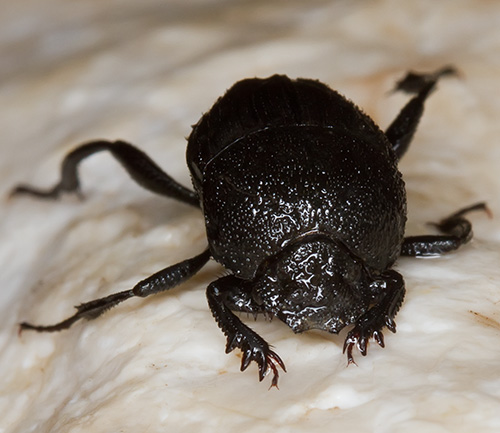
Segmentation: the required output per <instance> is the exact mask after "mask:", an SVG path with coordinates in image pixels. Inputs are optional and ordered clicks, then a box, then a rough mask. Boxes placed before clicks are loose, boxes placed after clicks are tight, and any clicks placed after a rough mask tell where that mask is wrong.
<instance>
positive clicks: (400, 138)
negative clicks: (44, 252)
mask: <svg viewBox="0 0 500 433" xmlns="http://www.w3.org/2000/svg"><path fill="white" fill-rule="evenodd" d="M456 73H457V72H456V71H455V69H453V68H452V67H445V68H442V69H440V70H438V71H436V72H434V73H431V74H416V73H413V72H410V73H408V74H407V75H406V77H405V78H403V79H402V80H400V81H399V82H398V83H397V85H396V90H403V91H405V92H408V93H416V96H414V97H413V98H412V99H411V100H410V101H409V102H408V103H407V104H406V105H405V106H404V107H403V109H402V110H401V111H400V112H399V114H398V116H397V117H396V119H394V121H393V122H392V123H391V125H390V126H389V127H388V128H387V130H386V131H385V135H386V137H387V138H388V139H389V142H390V143H391V144H392V148H393V150H394V152H395V153H396V156H397V158H398V160H399V159H401V157H402V156H403V155H404V153H405V152H406V151H407V150H408V147H409V145H410V142H411V140H412V138H413V135H414V134H415V131H416V129H417V125H418V122H419V121H420V117H421V116H422V113H423V111H424V102H425V100H426V99H427V97H428V96H429V95H430V93H431V91H432V90H433V89H434V86H435V84H436V82H437V80H438V79H439V78H440V77H442V76H444V75H450V74H456Z"/></svg>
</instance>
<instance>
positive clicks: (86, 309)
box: [20, 249, 210, 332]
mask: <svg viewBox="0 0 500 433" xmlns="http://www.w3.org/2000/svg"><path fill="white" fill-rule="evenodd" d="M209 259H210V252H209V250H208V249H207V250H205V251H204V252H203V253H201V254H199V255H197V256H195V257H193V258H191V259H187V260H184V261H182V262H180V263H177V264H175V265H173V266H169V267H168V268H165V269H163V270H161V271H159V272H157V273H156V274H153V275H151V276H150V277H148V278H146V279H145V280H142V281H140V282H139V283H137V284H136V285H135V287H134V288H133V289H131V290H125V291H123V292H119V293H113V294H111V295H109V296H106V297H104V298H99V299H94V300H93V301H90V302H85V303H83V304H80V305H78V306H77V307H76V309H77V312H76V313H75V314H74V315H73V316H71V317H69V318H67V319H66V320H63V321H61V322H59V323H56V324H55V325H48V326H41V325H32V324H31V323H27V322H23V323H21V324H20V331H23V330H34V331H38V332H54V331H61V330H63V329H67V328H69V327H70V326H71V325H72V324H73V323H75V322H76V321H77V320H79V319H87V320H92V319H95V318H96V317H99V316H100V315H101V314H102V313H104V312H105V311H107V310H109V309H110V308H112V307H114V306H115V305H117V304H119V303H120V302H123V301H125V300H127V299H129V298H131V297H133V296H139V297H141V298H145V297H146V296H149V295H153V294H155V293H159V292H164V291H165V290H169V289H171V288H173V287H174V286H176V285H178V284H180V283H181V282H183V281H185V280H187V279H188V278H190V277H192V276H193V275H194V274H195V273H196V272H198V271H199V270H200V269H201V268H202V267H203V265H205V263H206V262H207V261H208V260H209Z"/></svg>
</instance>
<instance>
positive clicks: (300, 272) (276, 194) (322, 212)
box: [12, 68, 486, 386]
mask: <svg viewBox="0 0 500 433" xmlns="http://www.w3.org/2000/svg"><path fill="white" fill-rule="evenodd" d="M454 72H455V71H454V70H453V68H443V69H441V70H439V71H437V72H435V73H432V74H415V73H409V74H408V75H407V76H406V77H405V78H404V79H403V80H401V81H399V82H398V84H397V86H396V89H397V90H403V91H405V92H407V93H410V94H414V96H413V97H412V99H411V100H410V101H409V102H408V103H407V104H406V106H405V107H404V108H403V109H402V110H401V112H400V113H399V115H398V116H397V117H396V119H395V120H394V121H393V123H392V124H391V125H390V126H389V128H388V129H387V130H386V131H385V132H382V131H381V130H380V129H379V127H378V126H377V125H376V124H375V123H374V122H373V121H372V120H371V119H370V117H368V116H367V115H366V114H364V113H363V112H361V111H360V110H359V109H358V108H357V107H356V106H355V105H354V104H353V103H352V102H350V101H348V100H347V99H345V98H344V97H343V96H341V95H340V94H338V93H337V92H335V91H334V90H331V89H330V88H329V87H327V86H326V85H325V84H322V83H320V82H319V81H314V80H309V79H297V80H291V79H289V78H288V77H286V76H283V75H273V76H271V77H269V78H266V79H257V78H254V79H245V80H242V81H239V82H237V83H236V84H234V85H233V86H232V87H231V88H230V89H229V90H228V91H227V92H226V94H225V95H224V96H223V97H221V98H219V99H218V100H217V101H216V103H215V104H214V106H213V107H212V108H211V109H210V111H208V112H207V113H206V114H205V115H203V117H202V118H201V120H200V121H199V122H198V123H197V124H196V125H195V126H194V127H193V131H192V133H191V135H190V136H189V139H188V145H187V164H188V167H189V170H190V172H191V177H192V181H193V186H194V192H193V191H191V190H189V189H187V188H185V187H184V186H182V185H180V184H178V183H177V182H176V181H174V180H173V179H172V178H171V177H169V176H168V175H167V174H166V173H164V172H163V171H162V170H161V169H160V168H159V167H158V166H157V165H156V164H155V163H154V162H153V161H152V160H151V159H150V158H149V157H148V156H147V155H146V154H144V153H143V152H141V151H140V150H138V149H137V148H135V147H133V146H132V145H130V144H128V143H126V142H124V141H114V142H112V141H106V140H97V141H91V142H89V143H86V144H83V145H81V146H80V147H78V148H76V149H75V150H73V151H72V152H71V153H69V154H68V155H67V156H66V158H65V159H64V161H63V163H62V174H61V180H60V182H59V183H58V184H57V185H56V186H55V187H54V188H52V189H50V190H40V189H37V188H34V187H31V186H23V185H20V186H18V187H17V188H15V189H14V190H13V192H12V194H15V195H17V194H30V195H34V196H37V197H41V198H47V199H56V198H58V197H59V196H60V195H61V193H65V192H73V193H78V192H79V181H78V174H77V167H78V164H79V163H80V162H81V161H82V160H83V159H84V158H86V157H87V156H90V155H92V154H94V153H96V152H100V151H103V150H107V151H109V152H111V154H112V155H113V156H114V157H115V158H116V159H117V160H118V161H119V162H120V163H121V164H122V165H123V167H124V168H125V169H126V170H127V171H128V173H129V174H130V175H131V176H132V178H133V179H134V180H135V181H136V182H138V183H139V184H140V185H142V186H143V187H144V188H146V189H148V190H150V191H152V192H154V193H157V194H160V195H164V196H167V197H172V198H175V199H177V200H180V201H182V202H184V203H187V204H189V205H192V206H196V207H199V208H200V209H201V211H202V212H203V214H204V217H205V224H206V232H207V239H208V248H207V249H206V250H205V251H203V252H202V253H201V254H199V255H197V256H195V257H193V258H190V259H188V260H184V261H182V262H180V263H177V264H175V265H173V266H169V267H168V268H166V269H163V270H161V271H159V272H158V273H156V274H154V275H152V276H150V277H149V278H146V279H145V280H143V281H141V282H139V283H138V284H137V285H136V286H135V287H134V288H133V289H131V290H126V291H123V292H120V293H115V294H112V295H109V296H106V297H104V298H100V299H96V300H93V301H90V302H86V303H83V304H81V305H79V306H77V307H76V309H77V312H76V314H74V315H73V316H71V317H69V318H68V319H66V320H63V321H62V322H60V323H57V324H55V325H50V326H39V325H33V324H30V323H26V322H24V323H22V324H21V325H20V326H21V329H22V330H25V329H32V330H35V331H40V332H51V331H59V330H62V329H65V328H69V327H70V326H71V325H72V324H73V323H74V322H76V321H77V320H79V319H82V318H84V319H89V320H90V319H95V318H96V317H98V316H100V315H101V314H102V313H103V312H105V311H106V310H108V309H109V308H111V307H113V306H115V305H117V304H118V303H120V302H122V301H124V300H126V299H128V298H131V297H133V296H139V297H146V296H149V295H152V294H155V293H158V292H162V291H164V290H168V289H170V288H172V287H174V286H176V285H177V284H179V283H181V282H182V281H185V280H186V279H188V278H190V277H191V276H193V275H194V274H195V273H196V272H197V271H198V270H199V269H200V268H201V267H202V266H203V265H204V264H205V263H206V262H207V261H208V260H209V259H210V257H212V258H214V259H215V260H216V261H217V262H219V263H221V264H222V265H223V266H224V267H225V268H226V269H227V270H228V271H229V272H230V274H229V275H226V276H224V277H222V278H219V279H218V280H216V281H214V282H212V283H211V284H210V285H209V286H208V289H207V298H208V304H209V306H210V310H211V311H212V314H213V316H214V317H215V320H216V321H217V323H218V325H219V327H220V328H221V330H222V331H223V332H224V334H225V335H226V337H227V345H226V353H228V352H231V351H232V350H233V349H235V348H239V349H241V351H242V352H243V357H242V362H241V370H245V369H246V368H247V367H248V365H249V364H250V362H251V361H255V362H256V363H257V364H258V366H259V379H260V380H262V379H263V378H264V377H265V376H266V374H267V373H268V372H269V371H272V373H273V378H272V386H277V383H278V376H279V375H278V367H280V368H281V369H283V370H284V371H286V370H285V365H284V363H283V361H282V360H281V358H280V357H279V356H278V355H277V354H276V353H275V352H274V351H273V350H271V349H270V347H269V345H268V344H267V342H266V341H265V340H264V339H263V338H261V337H260V336H259V335H257V334H256V333H255V332H254V331H253V330H252V329H250V328H249V327H248V326H246V325H245V324H243V323H242V322H241V320H240V319H239V318H238V317H237V316H236V315H234V314H233V313H232V310H233V311H243V312H248V313H252V314H254V315H257V314H258V313H264V314H267V315H269V316H271V317H273V316H276V317H278V318H279V319H280V320H282V321H283V322H285V323H286V324H287V325H288V326H290V328H292V330H293V331H294V332H297V333H299V332H303V331H307V330H309V329H321V330H324V331H328V332H332V333H338V332H339V331H340V330H342V329H343V328H344V327H345V326H347V325H354V326H353V328H352V329H351V330H350V331H349V332H348V334H347V337H346V339H345V343H344V352H347V358H348V363H349V364H350V363H352V362H354V360H353V354H352V351H353V348H354V346H357V348H358V349H359V351H360V352H361V354H362V355H366V349H367V343H368V340H369V339H370V338H372V337H373V338H374V340H375V341H376V342H377V343H378V344H379V345H380V346H382V347H383V346H384V338H383V334H382V329H383V328H384V327H387V328H388V329H389V330H391V331H392V332H395V331H396V325H395V323H394V317H395V315H396V313H397V311H398V309H399V307H400V306H401V304H402V302H403V297H404V293H405V288H404V281H403V278H402V276H401V275H400V274H399V273H397V272H396V271H394V270H393V269H391V267H392V266H393V264H394V262H395V261H396V260H397V258H398V257H399V256H400V255H405V256H432V255H440V254H442V253H446V252H449V251H452V250H455V249H457V248H458V247H459V246H460V245H462V244H464V243H466V242H468V241H469V240H470V239H471V237H472V230H471V224H470V222H469V221H468V220H467V219H465V218H464V215H465V214H466V213H467V212H469V211H471V210H476V209H482V210H486V206H485V204H484V203H478V204H475V205H473V206H470V207H468V208H465V209H462V210H460V211H459V212H456V213H454V214H453V215H451V216H449V217H448V218H445V219H444V220H442V221H441V222H439V223H438V224H435V225H436V227H437V228H438V229H439V230H440V231H441V232H442V233H443V234H441V235H425V236H412V237H404V231H405V222H406V193H405V185H404V182H403V180H402V178H401V174H400V172H399V171H398V169H397V164H398V161H399V159H400V158H401V157H402V156H403V154H404V153H405V151H406V150H407V148H408V146H409V144H410V141H411V139H412V137H413V135H414V133H415V130H416V127H417V124H418V122H419V119H420V117H421V115H422V112H423V107H424V102H425V100H426V99H427V97H428V96H429V94H430V93H431V91H432V90H433V89H434V87H435V84H436V82H437V80H438V79H439V78H440V77H441V76H443V75H446V74H452V73H454Z"/></svg>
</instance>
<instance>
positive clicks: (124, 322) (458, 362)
mask: <svg viewBox="0 0 500 433" xmlns="http://www.w3.org/2000/svg"><path fill="white" fill-rule="evenodd" d="M403 5H404V6H403ZM499 29H500V3H499V2H497V1H493V0H492V1H485V0H483V1H478V0H462V1H458V0H443V1H439V2H436V1H433V0H419V1H414V2H412V1H408V2H400V1H397V0H379V1H319V0H312V1H307V2H302V1H270V0H265V1H260V0H257V1H237V0H233V1H210V0H207V1H201V0H198V1H189V2H187V1H185V0H182V1H180V0H179V1H175V0H169V1H160V0H143V1H128V0H123V1H112V0H94V1H92V0H80V1H78V2H68V1H62V0H17V1H15V2H7V1H2V2H1V4H0V43H1V45H0V104H1V116H0V146H1V147H0V149H1V159H0V164H1V166H0V176H1V182H0V188H1V189H0V193H1V195H2V197H5V196H6V195H7V193H8V191H9V189H10V188H11V186H12V185H14V184H16V183H17V182H20V181H30V182H33V183H37V184H40V185H50V184H51V183H52V182H53V181H55V179H56V177H57V172H58V165H59V162H60V160H61V159H62V157H63V156H64V154H66V153H67V152H68V151H69V150H70V149H72V148H73V147H74V146H75V145H76V144H77V143H79V142H81V141H85V140H88V139H92V138H96V137H105V138H111V139H114V138H124V139H127V140H129V141H131V142H133V143H136V144H137V145H138V146H140V147H141V148H142V149H144V150H145V151H147V152H148V153H149V154H150V155H151V156H152V157H153V158H154V159H155V160H156V161H157V162H158V163H159V164H160V165H161V166H162V167H164V168H165V170H166V171H167V172H168V173H169V174H171V175H172V176H174V177H175V178H176V179H178V180H179V181H182V182H183V183H184V184H186V185H189V182H190V181H189V176H188V172H187V168H186V166H185V161H184V151H185V140H184V137H186V136H187V135H189V132H190V125H191V124H193V123H195V122H196V121H197V120H198V118H199V117H200V115H201V113H202V112H204V111H206V110H208V109H209V108H210V106H211V104H212V103H213V102H214V100H215V99H216V98H217V97H218V96H220V95H221V94H222V93H223V92H224V90H225V89H226V88H228V87H229V86H230V85H231V84H232V83H233V82H235V81H236V80H239V79H241V78H244V77H250V76H268V75H270V74H273V73H276V72H278V73H286V74H288V75H290V76H292V77H297V76H302V77H312V78H318V79H320V80H322V81H324V82H326V83H328V84H329V85H331V86H332V87H334V88H336V89H338V90H340V91H341V92H342V93H344V94H345V95H347V96H348V97H349V98H351V99H352V100H354V101H355V102H356V103H357V104H358V105H360V106H361V107H363V108H364V110H365V111H366V112H367V113H369V114H370V115H371V116H373V118H374V119H375V120H376V122H377V123H379V124H380V125H381V127H383V128H384V127H386V126H387V125H388V124H389V123H390V122H391V120H392V119H393V118H394V116H395V115H396V113H397V112H398V110H399V109H400V107H402V106H403V104H404V103H405V101H406V100H407V97H406V96H404V95H395V94H394V95H393V94H390V93H389V91H390V89H391V88H392V86H393V84H394V82H395V80H397V79H398V78H400V77H401V76H402V75H403V74H404V72H405V71H406V70H408V69H417V70H432V69H434V68H437V67H440V66H442V65H445V64H454V65H456V66H457V67H458V68H459V69H460V70H461V72H462V75H461V78H459V79H457V78H449V79H446V80H443V81H442V82H440V84H439V89H438V91H436V92H435V94H434V95H432V98H431V100H429V103H428V104H427V106H426V112H425V115H424V118H423V120H422V122H421V124H420V127H419V131H418V133H417V135H416V137H415V140H414V143H413V145H412V147H411V149H410V151H409V153H408V154H407V155H406V156H405V158H404V160H403V161H402V163H401V171H402V172H403V174H404V177H405V181H406V183H407V188H408V197H409V223H408V230H407V231H408V233H411V234H417V233H423V232H425V231H426V230H429V228H428V227H427V226H426V225H425V222H426V221H432V220H437V219H439V218H440V217H442V216H445V215H446V214H448V213H449V212H451V211H454V210H455V209H458V208H459V207H461V206H464V205H467V204H471V203H474V202H476V201H479V200H486V201H488V203H489V205H490V207H491V209H492V211H493V213H494V215H495V218H494V219H491V220H490V219H488V218H487V217H486V216H485V215H483V214H474V215H473V216H472V217H471V218H472V220H473V222H474V228H475V233H476V238H475V240H474V242H473V243H472V244H470V245H468V246H467V247H465V248H463V249H462V250H461V251H459V252H457V253H455V254H452V255H450V256H448V257H444V258H441V259H434V260H415V259H414V260H410V259H402V260H400V261H399V262H398V263H397V269H398V270H399V271H400V272H401V273H402V274H403V275H404V276H405V280H406V284H407V289H408V292H407V296H406V302H405V304H404V305H403V308H402V309H401V311H400V314H399V315H398V316H397V324H398V332H397V334H395V335H393V334H390V335H389V334H387V335H386V346H387V347H386V348H385V349H380V348H378V347H376V346H375V345H373V344H372V345H371V346H370V348H369V356H367V357H366V358H362V357H360V356H358V357H357V361H358V367H355V366H352V367H349V368H346V360H345V356H343V355H342V353H341V350H342V342H343V338H344V336H345V334H344V333H343V334H341V335H340V336H330V335H327V334H322V333H317V332H315V333H307V334H304V335H300V336H297V335H294V334H293V333H292V332H291V331H290V330H289V329H288V328H287V327H286V326H285V325H284V324H282V323H279V322H278V321H274V322H272V323H266V322H265V321H264V320H262V319H259V320H258V321H257V322H256V323H255V324H253V323H252V322H251V320H249V321H248V323H251V326H252V327H254V329H256V330H257V331H258V332H259V333H260V334H261V335H263V336H264V337H265V338H266V339H267V340H268V341H269V342H270V343H272V344H273V345H274V346H275V348H276V351H277V352H278V353H279V354H280V355H281V357H282V358H283V360H284V361H285V363H286V365H287V367H288V371H289V372H288V373H287V374H283V375H282V377H281V380H280V390H279V391H276V390H271V391H268V390H267V388H268V386H269V379H267V380H266V381H265V382H264V383H259V382H258V381H257V372H256V367H255V366H254V365H253V366H251V367H250V368H249V369H248V371H247V372H245V373H243V374H242V373H240V372H239V362H240V356H239V354H238V353H236V352H234V353H232V354H230V355H225V354H224V344H225V341H224V338H223V336H222V334H221V333H220V331H219V330H218V328H217V326H216V324H215V322H214V320H213V319H212V317H211V315H210V312H209V310H208V308H207V306H206V301H205V295H204V288H205V287H206V286H207V284H208V283H209V282H210V281H211V280H213V279H215V278H216V277H217V276H219V275H221V273H222V272H223V270H222V269H221V268H220V267H219V266H218V265H216V264H214V263H212V264H210V265H209V266H207V267H206V268H204V270H203V271H202V272H200V273H199V275H197V276H196V277H195V278H193V279H192V280H191V281H189V282H188V283H186V284H184V285H183V286H182V287H179V288H178V289H176V290H173V291H172V292H170V293H166V294H164V295H159V296H156V297H154V298H151V299H146V300H131V301H128V302H127V303H125V304H123V305H122V306H120V307H118V308H115V309H114V310H112V311H110V312H109V313H107V314H106V315H105V316H103V317H102V318H100V319H98V320H96V321H95V322H92V323H78V324H77V325H75V326H74V327H73V328H72V329H71V330H69V331H66V332H63V333H59V334H53V335H36V334H32V333H25V334H23V335H22V336H21V337H18V335H17V325H16V324H17V323H18V322H20V321H22V320H31V321H36V322H40V323H50V322H53V321H55V320H60V319H62V318H64V317H66V316H67V315H68V314H70V313H71V312H72V306H73V305H76V304H78V303H79V302H82V301H87V300H90V299H93V298H95V297H98V296H103V295H105V294H108V293H112V292H115V291H119V290H125V289H127V288H130V287H131V286H133V285H134V284H135V282H137V281H138V280H140V279H142V278H144V277H146V276H148V275H150V274H151V273H153V272H154V271H156V270H158V269H161V268H163V267H165V266H167V265H169V264H172V263H175V262H177V261H179V260H182V259H184V258H187V257H190V256H193V255H194V254H196V253H198V252H200V251H201V250H202V249H203V248H204V246H205V242H206V241H205V237H204V228H203V222H202V219H201V216H200V215H199V213H198V212H197V211H196V210H195V209H191V208H190V207H188V206H185V205H182V204H179V203H176V202H174V201H172V200H166V199H162V198H157V197H155V196H153V195H152V194H149V193H148V192H145V191H142V190H141V189H140V188H139V187H137V186H136V185H135V184H134V183H133V182H132V181H130V180H129V179H128V178H127V176H126V175H125V174H124V173H123V170H122V169H121V167H120V166H119V165H118V164H117V163H116V162H115V161H113V160H112V159H111V158H110V157H109V155H98V156H95V157H93V158H91V159H90V160H88V161H87V162H85V164H84V165H83V166H82V170H81V171H82V179H83V185H84V192H85V194H86V196H87V200H86V201H85V202H83V203H80V202H78V201H77V200H71V199H68V200H64V201H63V202H60V203H43V202H37V201H35V200H31V199H19V200H11V201H7V200H6V199H2V202H1V208H0V218H1V219H0V240H1V241H0V263H1V273H0V287H1V290H2V292H1V293H2V295H1V297H0V309H1V310H0V373H1V374H0V432H2V433H3V432H8V433H12V432H19V433H21V432H23V433H25V432H30V431H36V432H40V433H45V432H53V433H59V432H72V433H73V432H80V431H81V432H86V433H89V432H92V433H95V432H110V431H113V432H120V431H123V432H160V431H161V432H165V431H168V432H226V431H227V432H229V431H244V432H265V431H271V430H272V431H275V432H294V431H297V432H300V431H307V432H310V433H314V432H327V431H328V432H330V431H344V432H345V431H352V432H383V433H386V432H387V433H388V432H422V431H425V432H426V433H433V432H439V433H441V432H472V431H482V432H498V431H500V415H499V413H500V412H499V409H498V408H499V407H500V364H499V359H500V323H499V321H500V311H499V302H500V270H499V263H500V260H499V259H500V253H499V251H500V249H499V244H500V223H499V221H500V220H499V218H500V204H499V202H498V197H499V192H500V177H499V174H498V172H499V161H500V151H499V149H500V147H499V137H500V126H499V119H500V84H499V77H500V30H499Z"/></svg>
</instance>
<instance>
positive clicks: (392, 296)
mask: <svg viewBox="0 0 500 433" xmlns="http://www.w3.org/2000/svg"><path fill="white" fill-rule="evenodd" d="M380 279H381V280H380V282H379V283H380V288H381V289H382V292H383V295H382V298H381V299H380V300H379V302H378V303H376V304H375V305H374V306H372V307H371V308H370V309H369V310H368V311H367V312H366V313H365V314H363V315H362V316H361V317H360V318H359V319H358V320H357V321H356V323H355V325H354V328H353V329H351V330H350V331H349V333H348V334H347V337H346V339H345V342H344V349H343V353H345V352H346V351H347V362H348V365H349V364H353V363H355V362H354V358H353V356H352V349H353V348H354V345H356V346H357V348H358V349H359V351H360V352H361V355H363V356H366V348H367V345H368V341H369V340H370V338H372V337H373V338H374V339H375V341H376V342H377V343H378V344H379V346H381V347H384V335H383V334H382V328H384V327H387V328H388V329H389V330H390V331H392V332H396V323H395V322H394V317H395V316H396V314H397V312H398V310H399V307H400V306H401V304H402V303H403V298H404V295H405V285H404V280H403V277H402V276H401V275H400V274H399V273H397V272H396V271H393V270H388V271H386V272H384V273H383V274H382V275H381V276H380Z"/></svg>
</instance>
